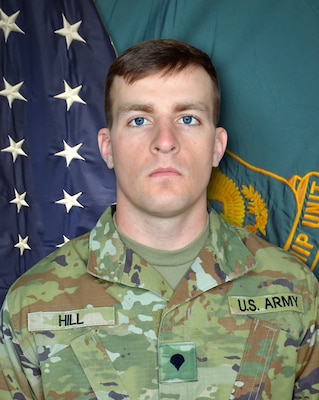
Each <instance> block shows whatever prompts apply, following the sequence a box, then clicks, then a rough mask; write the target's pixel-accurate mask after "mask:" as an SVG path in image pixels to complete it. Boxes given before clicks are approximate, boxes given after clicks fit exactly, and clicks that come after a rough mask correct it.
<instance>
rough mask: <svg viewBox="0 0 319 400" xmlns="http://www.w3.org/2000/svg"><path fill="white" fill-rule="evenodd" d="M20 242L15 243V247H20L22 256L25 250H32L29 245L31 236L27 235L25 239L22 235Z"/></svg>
mask: <svg viewBox="0 0 319 400" xmlns="http://www.w3.org/2000/svg"><path fill="white" fill-rule="evenodd" d="M18 236H19V242H18V243H17V244H15V245H14V247H18V248H19V249H20V256H22V254H23V252H24V250H31V247H30V246H29V245H28V240H29V236H26V237H25V238H24V239H22V237H21V236H20V235H18Z"/></svg>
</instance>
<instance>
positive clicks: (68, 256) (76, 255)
mask: <svg viewBox="0 0 319 400" xmlns="http://www.w3.org/2000/svg"><path fill="white" fill-rule="evenodd" d="M88 238H89V233H85V234H84V235H82V236H79V237H77V238H74V239H71V240H70V241H68V242H67V243H65V244H64V245H63V246H62V247H60V248H58V249H56V250H54V251H53V252H52V253H50V254H48V255H47V256H46V257H44V258H43V259H42V260H40V261H39V262H38V263H37V264H35V265H34V266H33V267H31V268H30V269H29V270H27V271H26V272H25V273H23V274H22V275H21V276H20V277H19V278H18V279H17V280H16V281H15V282H14V283H13V285H12V286H11V287H10V289H9V291H8V297H10V295H13V294H12V293H16V291H17V290H19V289H20V288H26V289H27V288H28V287H29V286H30V287H32V282H34V284H35V285H39V284H41V282H43V283H44V282H47V281H49V280H50V279H51V280H52V277H53V276H54V275H55V276H57V275H58V270H60V269H61V268H63V269H64V274H65V275H68V273H67V272H66V271H65V269H66V268H68V267H70V269H71V268H72V267H73V266H74V265H75V264H76V265H77V266H78V271H79V273H80V270H82V269H83V268H84V269H85V270H86V265H87V261H88ZM81 267H82V268H81Z"/></svg>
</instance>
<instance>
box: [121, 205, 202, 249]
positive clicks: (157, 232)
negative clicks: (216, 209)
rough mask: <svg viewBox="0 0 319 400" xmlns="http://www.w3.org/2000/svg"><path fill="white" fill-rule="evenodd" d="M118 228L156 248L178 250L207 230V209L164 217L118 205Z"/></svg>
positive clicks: (134, 238)
mask: <svg viewBox="0 0 319 400" xmlns="http://www.w3.org/2000/svg"><path fill="white" fill-rule="evenodd" d="M115 221H116V225H117V227H118V229H119V230H120V231H121V232H122V233H123V234H125V235H126V236H127V237H129V238H130V239H132V240H134V241H135V242H138V243H140V244H142V245H144V246H148V247H151V248H154V249H157V250H167V251H173V250H179V249H181V248H183V247H185V246H187V245H189V244H190V243H192V242H193V241H194V240H195V239H196V238H197V237H198V236H199V235H200V234H201V233H202V232H203V230H204V229H205V227H206V223H207V209H206V207H204V208H203V209H202V210H200V211H196V212H195V213H194V212H191V211H190V210H188V211H187V214H186V215H176V216H171V217H166V218H163V217H162V216H161V217H158V216H154V215H149V214H147V215H145V216H144V215H140V214H137V213H130V212H127V209H124V210H123V208H121V207H120V205H119V204H118V205H117V209H116V215H115Z"/></svg>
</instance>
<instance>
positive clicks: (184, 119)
mask: <svg viewBox="0 0 319 400" xmlns="http://www.w3.org/2000/svg"><path fill="white" fill-rule="evenodd" d="M180 121H181V122H182V123H183V124H185V125H197V124H198V120H197V119H196V118H194V117H193V116H192V115H184V117H182V118H181V119H180Z"/></svg>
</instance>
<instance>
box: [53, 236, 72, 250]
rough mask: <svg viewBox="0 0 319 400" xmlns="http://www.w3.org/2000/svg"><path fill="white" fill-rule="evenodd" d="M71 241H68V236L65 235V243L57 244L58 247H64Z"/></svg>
mask: <svg viewBox="0 0 319 400" xmlns="http://www.w3.org/2000/svg"><path fill="white" fill-rule="evenodd" d="M69 241H70V239H68V238H67V237H66V236H64V235H63V243H60V244H57V245H56V247H62V246H64V245H65V243H67V242H69Z"/></svg>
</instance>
